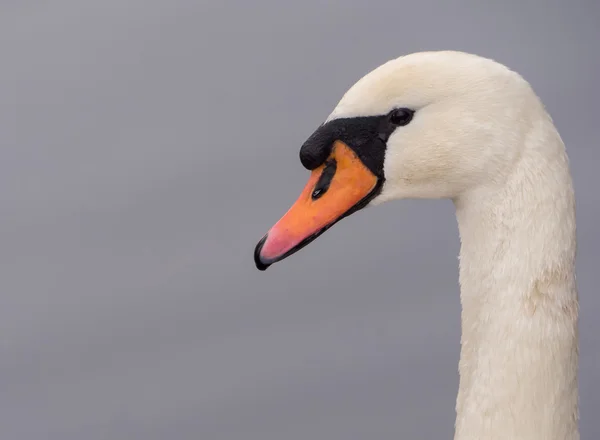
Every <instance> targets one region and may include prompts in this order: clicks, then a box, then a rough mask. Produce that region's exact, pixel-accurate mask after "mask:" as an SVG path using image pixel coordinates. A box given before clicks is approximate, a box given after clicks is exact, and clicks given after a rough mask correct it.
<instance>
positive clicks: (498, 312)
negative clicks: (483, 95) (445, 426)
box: [454, 119, 579, 440]
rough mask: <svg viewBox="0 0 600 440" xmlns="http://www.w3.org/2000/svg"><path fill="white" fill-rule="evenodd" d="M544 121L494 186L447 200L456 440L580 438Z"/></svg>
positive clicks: (573, 343) (567, 216) (564, 197)
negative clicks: (454, 240)
mask: <svg viewBox="0 0 600 440" xmlns="http://www.w3.org/2000/svg"><path fill="white" fill-rule="evenodd" d="M568 168H569V167H568V162H567V157H566V154H565V151H564V145H563V144H562V141H561V140H560V137H559V136H558V134H557V133H556V131H555V130H554V127H553V125H552V123H551V121H549V119H544V120H543V121H542V122H540V126H539V127H538V129H537V131H535V132H534V133H532V134H531V135H530V139H529V140H528V142H527V145H526V147H525V150H524V152H523V155H522V157H521V158H520V159H519V162H518V163H517V164H516V165H515V167H514V170H513V172H512V173H511V174H510V176H508V177H507V179H506V180H505V181H504V182H503V183H502V184H501V185H499V186H495V187H486V188H478V189H477V190H474V191H472V192H470V193H468V194H464V195H462V196H461V197H460V198H457V199H456V200H454V202H455V206H456V214H457V220H458V225H459V232H460V236H461V251H460V286H461V305H462V317H461V323H462V338H461V358H460V364H459V373H460V386H459V392H458V398H457V404H456V411H457V419H456V434H455V439H456V440H467V439H469V440H470V439H473V440H475V439H486V440H492V439H512V440H542V439H543V440H558V439H561V440H578V439H579V432H578V389H577V388H578V387H577V370H578V345H577V344H578V341H577V339H578V329H577V327H578V294H577V286H576V282H575V271H574V264H575V253H576V238H575V203H574V194H573V187H572V183H571V177H570V174H569V169H568Z"/></svg>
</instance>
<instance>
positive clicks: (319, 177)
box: [254, 141, 381, 270]
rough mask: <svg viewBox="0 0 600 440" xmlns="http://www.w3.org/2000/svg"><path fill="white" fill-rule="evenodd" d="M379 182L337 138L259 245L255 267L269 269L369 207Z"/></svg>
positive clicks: (255, 254) (257, 246)
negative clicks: (328, 154)
mask: <svg viewBox="0 0 600 440" xmlns="http://www.w3.org/2000/svg"><path fill="white" fill-rule="evenodd" d="M380 182H381V181H380V179H378V177H377V176H376V175H375V174H373V173H372V172H371V171H370V170H369V169H368V168H367V167H366V166H365V165H364V164H363V162H362V161H361V160H360V159H359V158H358V156H357V155H356V153H355V152H354V151H353V150H352V149H351V148H349V147H348V146H347V145H346V144H345V143H343V142H341V141H336V142H335V143H334V144H333V148H332V152H331V154H330V156H329V157H328V159H327V160H326V161H325V163H323V164H322V165H321V166H319V167H318V168H316V169H314V170H313V171H312V172H311V175H310V178H309V179H308V183H307V184H306V186H305V187H304V189H303V190H302V193H301V194H300V197H298V199H297V200H296V202H295V203H294V204H293V205H292V207H291V208H290V209H289V211H288V212H287V213H286V214H285V215H284V216H283V217H282V218H281V219H280V220H279V221H278V222H277V223H276V224H275V225H274V226H273V227H272V228H271V230H270V231H269V232H268V233H267V234H266V235H265V236H264V237H263V238H262V239H261V240H260V241H259V242H258V244H257V245H256V249H255V251H254V262H255V263H256V267H257V268H258V269H259V270H266V269H267V267H269V266H270V265H271V264H273V263H275V262H277V261H280V260H283V259H284V258H286V257H288V256H290V255H292V254H293V253H295V252H297V251H299V250H300V249H302V248H303V247H304V246H306V245H307V244H308V243H310V242H311V241H313V240H314V239H316V238H317V237H318V236H319V235H321V234H322V233H323V232H325V231H326V230H327V229H329V228H330V227H331V226H333V225H334V224H335V223H336V222H338V221H339V220H341V219H342V218H344V217H346V216H348V215H350V214H352V213H353V212H355V211H357V210H359V209H361V208H363V207H364V206H366V205H367V204H368V203H369V201H370V200H371V199H372V198H373V197H374V196H375V195H376V194H377V192H378V189H379V188H380V186H381V185H380Z"/></svg>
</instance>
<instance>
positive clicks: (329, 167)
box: [312, 159, 337, 200]
mask: <svg viewBox="0 0 600 440" xmlns="http://www.w3.org/2000/svg"><path fill="white" fill-rule="evenodd" d="M336 170H337V162H336V160H335V159H329V160H328V161H327V162H325V168H324V169H323V172H322V173H321V177H319V181H318V182H317V184H316V185H315V189H314V190H313V192H312V199H313V200H317V199H319V198H320V197H322V196H323V194H325V193H326V192H327V190H328V189H329V185H331V181H332V180H333V176H334V175H335V171H336Z"/></svg>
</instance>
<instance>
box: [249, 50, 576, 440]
mask: <svg viewBox="0 0 600 440" xmlns="http://www.w3.org/2000/svg"><path fill="white" fill-rule="evenodd" d="M300 160H301V162H302V165H303V166H304V167H305V168H307V169H309V170H311V175H310V178H309V180H308V183H307V185H306V187H305V188H304V190H303V191H302V193H301V194H300V197H299V198H298V199H297V201H296V202H295V204H293V206H292V207H291V208H290V209H289V211H288V212H287V213H286V214H285V215H284V216H283V217H282V218H281V219H280V220H279V221H278V222H277V223H276V224H275V225H274V226H273V227H272V228H271V229H270V230H269V232H268V233H267V234H266V235H265V236H264V237H263V238H262V239H261V240H260V242H259V243H258V244H257V246H256V249H255V253H254V259H255V263H256V266H257V268H258V269H260V270H265V269H266V268H267V267H268V266H269V265H271V264H273V263H275V262H277V261H280V260H282V259H283V258H286V257H288V256H289V255H291V254H293V253H294V252H296V251H298V250H299V249H300V248H302V247H304V246H305V245H307V244H308V243H309V242H311V241H312V240H314V239H315V238H316V237H318V236H319V235H320V234H322V233H323V232H324V231H325V230H326V229H328V228H329V227H331V226H332V225H333V224H334V223H336V222H337V221H339V220H341V219H342V218H344V217H346V216H348V215H350V214H351V213H353V212H355V211H357V210H359V209H361V208H364V207H365V206H367V205H376V204H380V203H382V202H385V201H389V200H392V199H404V198H428V199H429V198H431V199H438V198H449V199H451V200H452V201H453V202H454V205H455V208H456V216H457V220H458V226H459V234H460V239H461V248H460V264H459V281H460V300H461V307H462V312H461V329H462V337H461V352H460V362H459V373H460V384H459V390H458V396H457V401H456V423H455V437H454V438H455V439H456V440H467V439H469V440H471V439H472V440H476V439H477V440H491V439H503V440H509V439H510V440H559V439H560V440H578V439H579V428H578V423H579V409H578V379H577V370H578V309H579V306H578V293H577V285H576V281H575V273H574V272H575V269H574V265H575V254H576V237H575V202H574V192H573V186H572V181H571V175H570V171H569V165H568V158H567V155H566V152H565V147H564V144H563V142H562V140H561V138H560V135H559V134H558V132H557V130H556V128H555V126H554V124H553V122H552V119H551V118H550V116H549V115H548V113H547V112H546V110H545V109H544V106H543V104H542V103H541V101H540V100H539V98H538V97H537V95H536V94H535V92H534V91H533V90H532V89H531V87H530V85H529V84H528V83H527V82H526V81H525V80H524V79H523V78H522V77H521V76H520V75H519V74H517V73H515V72H513V71H512V70H510V69H508V68H507V67H506V66H504V65H502V64H500V63H497V62H495V61H493V60H490V59H487V58H483V57H479V56H476V55H473V54H467V53H463V52H455V51H440V52H421V53H414V54H410V55H406V56H403V57H400V58H397V59H394V60H391V61H388V62H387V63H385V64H383V65H381V66H380V67H378V68H376V69H375V70H373V71H372V72H370V73H368V74H367V75H366V76H364V77H363V78H361V79H360V80H359V81H358V82H357V83H356V84H354V85H353V86H352V87H351V88H350V89H349V90H348V91H347V92H346V93H345V95H344V96H343V97H342V99H341V100H340V102H339V103H338V105H337V106H336V107H335V109H334V110H333V112H332V113H331V114H330V116H329V117H328V118H327V119H326V121H325V122H324V123H323V124H322V125H321V126H320V127H318V129H317V130H316V131H315V132H314V133H313V134H312V136H310V137H309V139H308V140H307V141H306V142H305V143H304V145H303V146H302V148H301V149H300Z"/></svg>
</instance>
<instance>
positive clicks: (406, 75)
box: [254, 51, 541, 270]
mask: <svg viewBox="0 0 600 440" xmlns="http://www.w3.org/2000/svg"><path fill="white" fill-rule="evenodd" d="M540 111H541V108H540V103H539V100H538V99H537V97H536V96H535V94H534V93H533V91H532V90H531V88H530V87H529V84H528V83H527V82H526V81H525V80H523V79H522V77H521V76H519V75H518V74H517V73H515V72H513V71H511V70H509V69H508V68H507V67H505V66H504V65H502V64H499V63H497V62H495V61H493V60H490V59H487V58H483V57H479V56H476V55H471V54H467V53H462V52H453V51H442V52H421V53H414V54H410V55H406V56H403V57H400V58H397V59H394V60H391V61H389V62H387V63H385V64H383V65H381V66H379V67H378V68H376V69H375V70H373V71H372V72H370V73H368V74H367V75H366V76H364V77H363V78H361V79H360V80H359V81H358V82H356V83H355V84H354V85H353V86H352V87H351V88H350V89H349V90H348V91H347V92H346V93H345V94H344V96H343V97H342V99H341V100H340V101H339V103H338V104H337V106H336V107H335V108H334V110H333V111H332V113H331V114H330V115H329V117H328V118H327V119H326V120H325V121H324V122H323V124H321V125H320V126H319V127H318V128H317V130H316V131H315V132H314V133H313V134H312V135H311V136H310V137H309V138H308V139H307V140H306V142H305V143H304V145H302V147H301V148H300V161H301V163H302V165H303V166H304V167H305V168H307V169H308V170H310V172H311V174H310V178H309V180H308V183H307V184H306V186H305V188H304V190H303V191H302V192H301V194H300V196H299V198H298V199H297V200H296V202H295V203H294V204H293V205H292V207H291V208H290V209H289V211H288V212H287V213H286V214H285V215H284V216H283V217H282V218H281V219H280V220H279V221H278V222H277V223H276V224H275V225H274V226H273V227H272V228H271V230H270V231H269V232H268V233H267V234H266V235H265V236H264V237H263V238H262V239H261V240H260V241H259V243H258V244H257V246H256V248H255V253H254V259H255V263H256V266H257V268H258V269H260V270H265V269H266V268H267V267H268V266H270V265H271V264H273V263H274V262H276V261H280V260H282V259H284V258H286V257H288V256H289V255H291V254H293V253H295V252H297V251H298V250H300V249H301V248H303V247H304V246H306V245H307V244H308V243H310V242H311V241H313V240H314V239H315V238H317V237H318V236H319V235H321V234H322V233H323V232H325V231H326V230H327V229H328V228H330V227H331V226H333V225H334V224H335V223H336V222H338V221H339V220H341V219H342V218H344V217H346V216H348V215H350V214H352V213H353V212H356V211H358V210H360V209H362V208H364V207H366V206H368V205H376V204H379V203H382V202H384V201H388V200H393V199H404V198H421V199H423V198H432V199H437V198H451V199H456V198H459V197H460V196H462V195H463V194H466V193H468V192H469V191H472V190H474V189H476V188H479V187H482V186H487V185H495V184H500V183H501V182H502V181H503V179H505V178H506V176H508V174H509V173H510V172H511V170H512V169H513V168H514V164H515V163H516V161H517V160H518V158H519V157H520V156H521V154H522V150H523V148H524V137H526V135H527V133H528V127H531V125H532V123H533V119H532V115H534V114H536V113H539V112H540Z"/></svg>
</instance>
